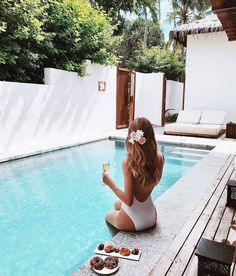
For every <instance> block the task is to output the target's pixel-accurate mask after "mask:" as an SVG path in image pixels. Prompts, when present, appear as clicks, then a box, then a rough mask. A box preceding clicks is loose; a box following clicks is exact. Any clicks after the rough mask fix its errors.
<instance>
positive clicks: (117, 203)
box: [114, 199, 122, 211]
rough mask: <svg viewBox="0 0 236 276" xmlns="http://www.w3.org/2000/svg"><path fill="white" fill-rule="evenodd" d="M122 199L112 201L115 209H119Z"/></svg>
mask: <svg viewBox="0 0 236 276" xmlns="http://www.w3.org/2000/svg"><path fill="white" fill-rule="evenodd" d="M121 205H122V201H121V200H119V199H117V200H116V201H115V203H114V208H115V210H117V211H119V210H120V209H121Z"/></svg>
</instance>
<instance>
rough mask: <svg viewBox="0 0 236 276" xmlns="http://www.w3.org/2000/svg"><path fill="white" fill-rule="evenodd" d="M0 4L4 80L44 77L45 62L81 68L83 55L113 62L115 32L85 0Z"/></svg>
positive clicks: (0, 63)
mask: <svg viewBox="0 0 236 276" xmlns="http://www.w3.org/2000/svg"><path fill="white" fill-rule="evenodd" d="M0 8H1V9H0V18H1V21H2V24H0V26H3V27H2V28H0V38H1V39H0V49H1V50H0V79H2V80H12V81H31V82H42V77H43V68H44V67H54V68H58V69H64V70H68V71H76V72H78V73H80V74H82V71H83V70H82V69H83V61H84V60H85V59H90V60H91V61H92V62H97V63H101V64H116V63H117V58H116V55H115V51H116V48H117V45H118V43H119V37H113V31H114V27H113V26H112V25H111V23H110V21H109V19H108V17H107V15H106V14H105V13H104V12H102V11H100V10H94V9H93V8H92V7H91V6H90V4H89V2H88V1H84V0H44V1H42V0H17V1H12V0H2V2H1V4H0ZM0 23H1V22H0Z"/></svg>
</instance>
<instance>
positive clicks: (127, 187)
mask: <svg viewBox="0 0 236 276" xmlns="http://www.w3.org/2000/svg"><path fill="white" fill-rule="evenodd" d="M122 170H123V175H124V192H123V191H122V190H121V189H119V188H118V187H117V185H116V184H115V182H114V181H113V180H112V179H111V178H110V176H109V175H108V174H105V173H103V182H104V183H105V184H106V185H107V186H109V187H110V188H111V189H112V191H113V192H114V193H115V194H116V195H117V197H118V198H119V199H120V200H121V201H123V202H124V203H125V204H127V205H128V206H131V205H132V204H133V201H134V188H133V175H132V172H131V170H130V168H129V166H128V164H127V161H126V160H123V161H122Z"/></svg>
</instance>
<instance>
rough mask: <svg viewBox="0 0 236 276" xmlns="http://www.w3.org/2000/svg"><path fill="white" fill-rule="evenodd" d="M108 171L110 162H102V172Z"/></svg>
mask: <svg viewBox="0 0 236 276" xmlns="http://www.w3.org/2000/svg"><path fill="white" fill-rule="evenodd" d="M109 171H110V164H109V163H105V164H103V172H104V173H109Z"/></svg>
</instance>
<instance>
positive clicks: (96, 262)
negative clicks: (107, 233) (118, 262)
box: [90, 256, 104, 270]
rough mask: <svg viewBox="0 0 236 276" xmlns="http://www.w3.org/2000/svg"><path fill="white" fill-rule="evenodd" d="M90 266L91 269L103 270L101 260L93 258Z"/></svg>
mask: <svg viewBox="0 0 236 276" xmlns="http://www.w3.org/2000/svg"><path fill="white" fill-rule="evenodd" d="M90 265H91V267H92V268H93V269H96V270H101V269H103V268H104V261H103V259H102V258H100V257H97V256H95V257H93V258H92V259H91V260H90Z"/></svg>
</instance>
